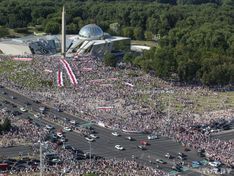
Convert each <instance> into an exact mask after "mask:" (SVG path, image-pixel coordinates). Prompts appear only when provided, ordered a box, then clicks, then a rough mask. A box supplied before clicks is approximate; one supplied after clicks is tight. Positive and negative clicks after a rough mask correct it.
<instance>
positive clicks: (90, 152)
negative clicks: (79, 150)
mask: <svg viewBox="0 0 234 176" xmlns="http://www.w3.org/2000/svg"><path fill="white" fill-rule="evenodd" d="M91 156H92V155H91V142H89V161H90V165H91V162H92V160H91Z"/></svg>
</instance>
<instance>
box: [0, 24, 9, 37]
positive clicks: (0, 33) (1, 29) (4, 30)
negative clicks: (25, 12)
mask: <svg viewBox="0 0 234 176" xmlns="http://www.w3.org/2000/svg"><path fill="white" fill-rule="evenodd" d="M8 35H9V31H8V29H7V28H5V27H2V26H0V37H6V36H8Z"/></svg>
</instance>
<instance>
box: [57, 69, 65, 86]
mask: <svg viewBox="0 0 234 176" xmlns="http://www.w3.org/2000/svg"><path fill="white" fill-rule="evenodd" d="M57 84H58V87H63V86H64V85H63V72H61V71H60V70H59V71H57Z"/></svg>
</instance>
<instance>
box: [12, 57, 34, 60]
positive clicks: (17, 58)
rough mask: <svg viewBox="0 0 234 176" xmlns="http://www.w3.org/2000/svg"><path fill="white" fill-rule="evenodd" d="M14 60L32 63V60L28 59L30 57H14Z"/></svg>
mask: <svg viewBox="0 0 234 176" xmlns="http://www.w3.org/2000/svg"><path fill="white" fill-rule="evenodd" d="M13 60H17V61H32V58H28V57H14V58H13Z"/></svg>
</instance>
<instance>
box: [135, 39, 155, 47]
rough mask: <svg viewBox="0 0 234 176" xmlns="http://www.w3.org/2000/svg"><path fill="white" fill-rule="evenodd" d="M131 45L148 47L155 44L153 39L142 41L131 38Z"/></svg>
mask: <svg viewBox="0 0 234 176" xmlns="http://www.w3.org/2000/svg"><path fill="white" fill-rule="evenodd" d="M131 44H132V45H145V46H150V47H155V46H156V45H157V43H156V42H154V41H143V40H131Z"/></svg>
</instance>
